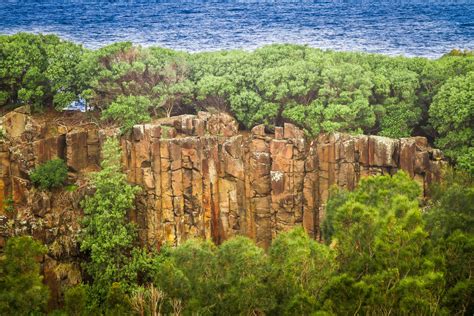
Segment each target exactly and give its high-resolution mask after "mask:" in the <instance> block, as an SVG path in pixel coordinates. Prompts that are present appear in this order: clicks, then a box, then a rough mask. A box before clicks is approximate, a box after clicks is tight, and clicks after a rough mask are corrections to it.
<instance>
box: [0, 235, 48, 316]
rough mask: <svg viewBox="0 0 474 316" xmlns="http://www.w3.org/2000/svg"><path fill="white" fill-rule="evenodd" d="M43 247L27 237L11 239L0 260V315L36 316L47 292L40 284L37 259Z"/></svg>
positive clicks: (46, 296) (44, 302)
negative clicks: (33, 315)
mask: <svg viewBox="0 0 474 316" xmlns="http://www.w3.org/2000/svg"><path fill="white" fill-rule="evenodd" d="M45 253H46V247H45V246H43V245H42V244H40V243H39V242H38V241H36V240H34V239H33V238H32V237H30V236H22V237H12V238H10V239H9V240H8V241H7V244H6V245H5V248H4V256H3V257H2V256H0V315H32V314H35V315H37V313H38V312H40V311H42V310H44V308H45V307H46V303H47V301H48V297H49V290H48V288H47V287H46V285H44V284H43V282H42V279H43V277H42V276H41V275H40V264H39V262H38V258H39V257H41V256H43V255H44V254H45Z"/></svg>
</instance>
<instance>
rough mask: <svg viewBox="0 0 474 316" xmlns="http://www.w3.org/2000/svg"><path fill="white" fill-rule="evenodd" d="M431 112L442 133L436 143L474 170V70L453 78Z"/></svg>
mask: <svg viewBox="0 0 474 316" xmlns="http://www.w3.org/2000/svg"><path fill="white" fill-rule="evenodd" d="M429 114H430V120H431V124H433V126H434V128H435V129H436V131H437V132H438V134H439V138H438V139H437V140H436V145H437V146H439V147H440V148H441V149H443V151H444V153H445V154H446V155H447V156H448V157H450V158H452V159H453V160H454V161H462V162H463V166H464V167H465V168H466V169H468V170H472V169H474V168H473V167H472V166H473V165H474V162H473V161H472V157H473V156H474V155H473V154H472V151H473V148H474V129H473V125H474V72H470V73H468V74H466V75H462V76H458V77H454V78H451V79H449V80H448V81H447V82H446V83H445V84H444V85H443V86H442V87H441V88H440V90H439V92H438V93H437V94H436V96H435V97H434V99H433V104H432V105H431V107H430V110H429Z"/></svg>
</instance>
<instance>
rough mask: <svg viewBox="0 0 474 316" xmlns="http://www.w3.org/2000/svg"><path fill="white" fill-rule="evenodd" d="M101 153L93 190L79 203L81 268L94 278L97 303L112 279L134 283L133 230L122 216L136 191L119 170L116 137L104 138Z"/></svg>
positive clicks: (130, 207)
mask: <svg viewBox="0 0 474 316" xmlns="http://www.w3.org/2000/svg"><path fill="white" fill-rule="evenodd" d="M102 154H103V161H102V163H101V167H102V170H101V171H99V172H97V173H95V174H93V175H92V176H91V184H92V186H93V187H94V189H95V192H94V194H93V195H91V196H87V197H86V198H85V199H84V201H83V203H82V206H83V208H84V222H83V226H84V228H83V232H82V241H81V250H82V251H85V252H87V253H89V255H90V261H89V262H87V263H86V264H85V268H86V271H87V272H88V273H89V274H90V275H91V276H92V278H93V280H94V283H93V292H94V293H95V295H97V296H96V299H97V300H99V302H100V299H101V298H102V299H103V298H104V297H105V294H106V292H105V291H107V289H108V288H109V287H110V286H111V285H112V283H113V282H124V283H125V284H124V285H123V286H126V285H127V284H130V283H131V284H135V283H136V278H137V271H136V270H134V269H133V266H132V267H131V266H130V264H129V263H130V259H129V256H131V255H132V249H133V246H134V241H135V230H134V227H133V225H132V224H130V223H128V221H127V217H126V216H127V212H128V211H129V210H130V209H132V207H133V204H134V199H135V194H136V193H137V192H138V191H139V188H138V187H134V186H132V185H130V184H128V183H127V180H126V177H125V174H123V172H122V171H121V165H120V148H119V146H118V142H117V140H114V139H108V140H107V141H106V142H105V143H104V146H103V152H102ZM132 261H133V260H132ZM127 282H128V283H127Z"/></svg>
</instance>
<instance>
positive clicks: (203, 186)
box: [0, 108, 444, 295]
mask: <svg viewBox="0 0 474 316" xmlns="http://www.w3.org/2000/svg"><path fill="white" fill-rule="evenodd" d="M71 115H72V114H71ZM72 116H74V115H72ZM1 123H2V126H3V130H4V136H3V139H2V140H1V142H0V205H1V208H0V248H1V247H2V245H3V244H4V242H5V240H6V238H8V237H9V236H12V235H17V234H31V235H33V236H35V237H37V238H39V239H40V240H42V241H43V242H45V243H46V244H47V245H48V247H49V254H48V256H47V258H46V259H45V262H44V273H45V275H46V282H47V283H48V282H49V283H48V284H50V286H51V287H52V288H56V289H57V288H59V286H60V285H61V283H64V282H66V283H75V282H77V281H78V280H80V272H79V271H80V269H79V267H78V264H77V260H76V257H77V256H79V255H80V254H79V252H78V247H77V242H76V240H77V234H78V231H79V229H80V218H81V210H80V206H79V202H80V200H81V199H82V197H83V196H84V194H87V193H88V190H89V189H88V186H87V174H88V173H89V172H91V171H94V170H98V162H99V161H100V146H101V144H102V143H103V141H104V139H105V138H106V137H111V136H116V135H118V130H117V129H114V128H104V127H100V126H99V125H98V124H94V123H93V120H90V119H89V118H87V117H86V118H85V119H84V120H82V121H80V122H75V123H74V124H72V123H71V121H69V123H64V122H61V120H51V119H50V120H45V119H38V118H36V117H34V116H31V115H30V114H29V112H28V109H25V108H20V109H17V110H15V111H13V112H10V113H8V114H6V115H5V116H4V117H3V118H2V121H1ZM121 145H122V149H123V166H124V170H125V171H126V172H127V175H128V179H129V181H130V182H132V183H135V184H137V185H140V186H141V187H142V188H143V190H142V191H141V193H140V195H139V197H138V198H137V202H136V204H137V207H136V209H135V210H133V211H132V212H131V213H130V218H131V220H133V221H135V222H136V223H137V224H138V226H139V228H140V230H139V231H140V238H141V240H142V242H143V244H144V245H147V246H149V247H157V248H159V247H160V246H161V245H162V244H163V243H171V244H179V243H182V242H183V241H184V240H186V239H188V238H192V237H203V238H209V239H212V240H214V241H215V242H216V243H220V242H222V241H223V240H225V239H227V238H229V237H232V236H234V235H246V236H249V237H250V238H252V239H254V240H255V241H256V242H257V243H258V244H259V245H261V246H263V247H268V246H269V244H270V243H271V241H272V239H273V238H274V237H275V236H276V234H278V233H279V232H280V231H284V230H287V229H289V228H291V227H294V226H296V225H303V227H304V228H305V230H306V231H307V232H308V234H310V235H311V236H313V237H314V238H319V236H320V234H319V223H320V221H321V219H322V217H323V214H324V205H325V202H326V201H327V199H328V192H329V189H330V187H331V186H333V185H336V186H339V187H343V188H347V189H352V188H354V186H355V185H356V184H357V182H358V180H359V179H360V178H361V177H364V176H368V175H375V174H393V173H394V172H396V171H397V170H399V169H403V170H405V171H406V172H408V173H409V174H410V175H411V176H412V177H414V178H415V179H416V180H417V181H418V182H419V183H420V185H422V186H423V188H425V190H426V188H427V186H428V185H429V184H430V183H431V182H432V181H435V180H436V179H438V178H439V176H440V170H441V166H442V165H443V164H444V161H443V160H442V155H441V153H440V152H439V151H438V150H436V149H432V148H430V147H429V146H428V143H427V140H426V139H425V138H422V137H414V138H403V139H390V138H385V137H378V136H364V135H360V136H353V135H347V134H330V135H320V136H319V137H317V138H315V139H308V138H307V137H305V136H304V133H303V132H302V131H301V130H300V129H298V128H297V127H296V126H294V125H292V124H285V125H284V126H283V127H276V128H275V131H274V133H272V134H269V133H267V132H266V131H265V128H264V126H256V127H254V128H253V129H252V131H251V132H241V131H239V129H238V125H237V123H236V122H235V121H234V120H233V119H232V118H231V117H229V116H228V115H225V114H215V115H211V114H209V113H204V112H201V113H199V114H198V115H183V116H178V117H172V118H169V119H162V120H157V121H155V122H153V123H150V124H144V125H137V126H135V127H134V128H133V131H132V133H131V134H130V135H129V136H126V137H121ZM54 157H60V158H63V159H64V160H65V161H66V162H67V165H68V167H69V171H70V172H69V183H70V184H71V185H70V186H68V187H66V188H65V189H62V190H56V191H54V192H41V191H38V190H37V189H35V188H33V187H32V186H31V183H30V181H29V177H28V173H29V172H30V171H31V170H32V168H34V166H36V165H38V164H40V163H42V162H44V161H47V160H49V159H52V158H54ZM53 295H59V291H53Z"/></svg>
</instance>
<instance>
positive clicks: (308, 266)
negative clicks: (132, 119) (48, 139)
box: [0, 140, 474, 315]
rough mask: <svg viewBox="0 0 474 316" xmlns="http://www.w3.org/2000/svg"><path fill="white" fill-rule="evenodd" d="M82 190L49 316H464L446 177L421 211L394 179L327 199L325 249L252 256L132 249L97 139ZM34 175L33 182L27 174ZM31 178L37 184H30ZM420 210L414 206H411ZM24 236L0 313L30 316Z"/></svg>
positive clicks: (280, 244) (291, 245) (286, 245)
mask: <svg viewBox="0 0 474 316" xmlns="http://www.w3.org/2000/svg"><path fill="white" fill-rule="evenodd" d="M103 157H104V159H103V162H102V170H101V171H99V172H97V173H95V174H94V175H93V176H92V177H91V185H92V187H93V188H94V191H93V192H94V193H93V194H92V195H90V196H87V197H86V198H85V200H84V201H83V203H82V206H83V209H84V221H83V224H82V229H81V231H82V233H81V238H80V247H81V251H82V253H83V255H84V258H86V259H85V261H84V262H83V269H84V278H83V282H84V283H83V284H78V285H76V286H74V287H70V288H66V289H64V308H63V309H62V310H58V311H54V314H55V315H168V314H174V315H265V314H268V315H357V314H360V315H472V314H473V313H474V280H473V269H474V266H473V265H474V260H473V253H474V203H472V202H473V201H474V180H473V178H472V177H470V176H469V175H466V174H461V173H459V172H455V171H449V172H447V173H446V175H445V178H444V179H445V180H444V182H443V183H441V184H439V185H437V186H435V187H433V188H432V189H431V192H432V195H433V199H432V200H431V201H429V202H428V204H422V202H421V189H420V187H419V185H418V184H417V183H416V182H415V181H414V180H411V179H410V178H409V177H408V176H407V175H406V174H405V173H403V172H399V173H397V174H395V175H394V176H374V177H369V178H365V179H363V180H361V182H360V184H359V186H358V187H357V188H356V189H355V190H354V191H353V192H348V191H344V190H333V191H332V192H331V195H330V199H329V201H328V204H327V208H326V217H325V220H324V222H323V226H322V230H323V238H324V241H325V243H320V242H318V241H315V240H312V239H310V238H309V237H308V235H307V234H306V233H305V232H304V231H303V229H302V228H295V229H294V230H292V231H289V232H285V233H281V234H279V235H278V236H277V237H276V238H275V239H274V241H273V243H272V245H271V247H270V249H268V251H266V252H265V251H264V250H263V249H261V248H259V247H257V246H256V245H255V244H254V242H253V241H251V240H249V239H248V238H245V237H235V238H232V239H230V240H228V241H225V242H224V243H223V244H221V245H219V246H216V245H214V244H213V243H211V242H210V241H203V240H188V241H186V242H184V243H183V244H181V245H179V246H178V247H175V248H173V247H168V246H166V245H165V246H164V247H162V248H161V249H160V251H159V252H153V251H152V252H150V251H147V250H146V249H143V248H140V246H139V243H138V239H137V231H136V227H135V226H134V225H133V224H132V223H130V222H128V220H127V212H128V211H129V210H130V209H132V207H133V200H134V197H135V195H136V194H137V192H138V190H139V189H138V188H137V187H134V186H132V185H130V184H128V183H127V182H126V177H125V175H124V174H123V173H122V171H121V167H120V149H119V145H118V142H117V141H116V140H108V141H106V143H105V145H104V149H103ZM38 174H44V173H38ZM39 177H40V176H39ZM422 205H423V207H424V208H423V209H422V208H421V206H422ZM45 252H46V249H45V247H43V246H41V245H40V244H39V243H38V242H36V241H34V240H33V239H32V238H31V237H13V238H10V239H9V240H8V241H7V244H6V246H5V251H4V256H3V257H1V259H0V314H2V315H29V314H41V313H42V312H44V310H45V305H46V302H47V298H48V290H47V288H46V287H45V286H44V285H43V284H42V283H41V277H40V275H39V263H37V261H36V259H37V258H38V257H40V256H41V255H42V254H44V253H45Z"/></svg>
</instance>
